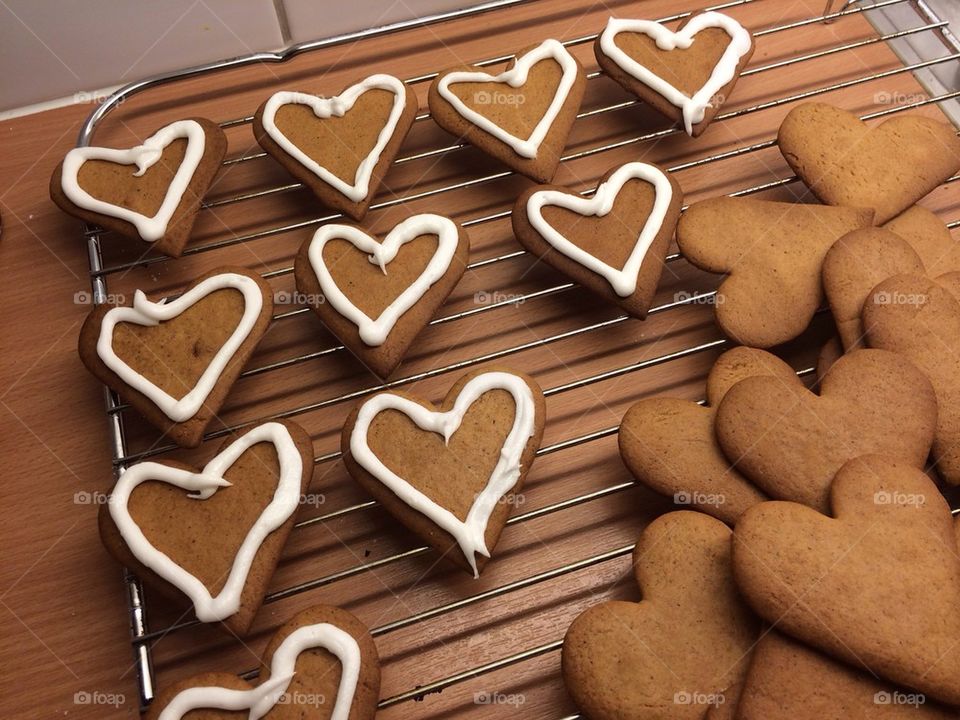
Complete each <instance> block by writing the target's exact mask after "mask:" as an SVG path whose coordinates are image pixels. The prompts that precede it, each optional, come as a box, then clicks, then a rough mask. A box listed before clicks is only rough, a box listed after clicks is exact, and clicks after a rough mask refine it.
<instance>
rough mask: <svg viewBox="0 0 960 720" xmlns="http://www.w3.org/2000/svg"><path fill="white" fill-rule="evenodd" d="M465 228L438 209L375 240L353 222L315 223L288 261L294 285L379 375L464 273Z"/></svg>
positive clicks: (392, 364)
mask: <svg viewBox="0 0 960 720" xmlns="http://www.w3.org/2000/svg"><path fill="white" fill-rule="evenodd" d="M469 254H470V241H469V239H468V237H467V233H466V231H465V230H464V229H463V228H462V227H460V226H459V225H457V224H456V223H454V222H453V221H452V220H450V219H449V218H445V217H442V216H440V215H432V214H424V215H414V216H412V217H410V218H407V219H406V220H404V221H403V222H401V223H399V224H398V225H396V226H395V227H394V228H393V229H392V230H391V231H390V232H389V233H388V234H387V235H386V237H384V239H383V240H382V241H377V240H376V239H374V238H372V237H370V236H369V235H368V234H367V233H366V232H364V231H363V230H362V229H361V228H359V227H356V226H354V225H322V226H321V227H320V228H319V229H318V230H317V232H316V233H314V235H313V237H312V238H311V239H310V240H308V241H307V242H306V243H304V245H303V246H302V247H301V248H300V252H299V253H298V254H297V258H296V262H295V263H294V276H295V278H296V283H297V289H298V290H299V291H300V292H301V293H302V294H303V295H304V296H305V300H306V304H307V305H309V306H310V307H311V308H313V310H314V312H316V314H317V315H318V316H319V318H320V319H321V320H322V321H323V323H324V324H325V325H326V326H327V327H328V328H329V329H330V331H331V332H332V333H333V334H334V335H336V336H337V337H339V338H340V340H341V341H342V342H343V344H344V345H346V346H347V347H348V348H349V349H350V351H351V352H352V353H353V354H354V355H356V356H357V357H358V358H359V359H360V360H362V361H363V362H364V364H365V365H367V366H368V367H370V368H371V369H373V371H374V372H376V373H377V374H378V375H379V376H380V377H387V376H388V375H390V373H392V372H393V371H394V369H396V367H397V365H399V364H400V361H401V360H403V356H404V355H405V354H406V352H407V349H408V348H409V347H410V344H411V343H412V342H413V339H414V338H415V337H416V336H417V333H419V332H420V331H421V330H422V329H423V328H424V326H425V325H426V324H427V323H428V322H429V321H430V318H431V317H433V315H434V313H435V312H436V311H437V308H439V307H440V306H441V305H442V304H443V302H444V300H446V299H447V296H448V295H449V294H450V292H451V291H452V290H453V288H454V286H456V284H457V283H458V282H459V280H460V278H461V277H462V276H463V271H464V270H465V269H466V266H467V259H468V256H469Z"/></svg>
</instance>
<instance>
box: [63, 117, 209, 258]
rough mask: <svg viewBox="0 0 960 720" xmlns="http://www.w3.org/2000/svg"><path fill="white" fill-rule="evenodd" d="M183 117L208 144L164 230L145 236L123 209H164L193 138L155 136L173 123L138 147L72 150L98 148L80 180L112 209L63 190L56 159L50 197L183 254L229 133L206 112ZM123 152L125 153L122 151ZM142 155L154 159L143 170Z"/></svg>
mask: <svg viewBox="0 0 960 720" xmlns="http://www.w3.org/2000/svg"><path fill="white" fill-rule="evenodd" d="M180 122H192V123H196V124H197V125H198V126H199V129H200V131H201V133H202V138H203V149H202V152H201V154H200V156H199V160H198V162H197V165H196V168H195V170H194V171H193V173H192V174H190V176H189V181H188V182H187V183H186V186H185V189H184V191H183V194H182V195H181V197H180V200H179V202H177V203H176V204H175V205H172V206H171V208H170V212H169V217H168V218H167V219H166V220H165V222H163V223H162V226H163V231H162V233H161V234H160V235H159V236H157V237H144V236H143V234H142V233H141V231H140V229H139V228H138V227H137V225H136V224H134V223H133V222H131V220H129V219H125V218H124V217H122V213H123V211H132V212H134V213H137V214H139V215H142V216H145V218H153V217H154V216H157V215H158V213H160V212H161V208H162V206H163V205H164V200H165V198H166V196H167V194H168V191H169V190H170V187H171V182H173V181H174V178H175V176H176V175H177V173H178V171H180V169H181V165H182V164H183V161H184V158H185V156H186V155H187V147H188V142H192V141H188V139H187V138H185V137H177V138H176V139H173V140H172V141H170V142H169V143H168V144H166V145H163V144H162V143H161V142H160V141H159V140H155V138H157V136H158V135H161V134H162V133H164V132H165V131H168V128H171V127H172V126H170V125H168V126H164V127H163V128H160V129H159V130H158V131H157V132H156V133H155V134H154V135H153V136H151V137H150V138H147V139H146V140H145V145H142V146H139V147H137V148H131V149H129V150H119V151H118V150H111V149H107V148H85V149H77V150H76V151H73V152H81V153H88V152H91V153H95V154H94V155H93V156H92V157H91V158H90V159H87V160H85V161H84V162H83V163H82V164H81V165H80V166H79V168H78V169H77V171H76V181H77V184H78V185H79V187H80V188H81V189H82V190H83V191H85V192H86V193H87V194H88V195H90V196H91V197H92V198H93V199H95V200H98V201H101V202H105V203H108V204H109V205H111V206H113V209H110V208H102V209H91V208H89V207H84V205H82V204H77V203H76V202H74V200H72V199H71V198H70V197H69V196H68V194H67V192H66V191H65V190H64V179H65V176H64V164H65V163H64V162H61V163H60V164H59V165H57V167H56V169H55V170H54V172H53V175H52V176H51V178H50V198H51V199H52V200H53V201H54V202H55V203H56V204H57V205H58V206H59V207H60V209H61V210H63V211H64V212H66V213H69V214H70V215H73V216H75V217H78V218H80V219H81V220H84V221H86V222H88V223H92V224H94V225H100V226H101V227H104V228H107V229H108V230H113V231H114V232H117V233H119V234H121V235H123V236H125V237H129V238H133V239H135V240H147V241H148V242H151V243H152V246H153V247H154V248H155V249H156V250H157V251H158V252H161V253H163V254H164V255H169V256H170V257H179V256H180V254H181V253H182V252H183V249H184V246H186V244H187V241H188V240H189V239H190V231H191V230H192V229H193V223H194V220H195V219H196V216H197V212H198V211H199V210H200V204H201V202H202V201H203V197H204V195H206V193H207V190H208V189H209V188H210V185H211V183H212V182H213V179H214V177H215V176H216V174H217V172H218V171H219V169H220V164H221V162H223V157H224V155H226V152H227V137H226V135H224V133H223V130H221V129H220V126H219V125H217V124H216V123H215V122H212V121H210V120H207V119H205V118H188V119H187V120H186V121H180ZM173 125H176V123H174V124H173ZM148 146H149V147H148ZM124 154H126V157H123V155H124ZM100 155H108V156H110V157H112V158H113V159H102V158H101V157H100ZM138 158H139V159H140V161H141V162H145V163H150V164H149V166H144V168H143V172H142V173H141V172H140V170H139V169H138V165H137V164H136V163H137V159H138ZM164 212H166V211H165V210H164ZM118 213H119V214H118ZM156 219H157V220H160V219H161V218H156Z"/></svg>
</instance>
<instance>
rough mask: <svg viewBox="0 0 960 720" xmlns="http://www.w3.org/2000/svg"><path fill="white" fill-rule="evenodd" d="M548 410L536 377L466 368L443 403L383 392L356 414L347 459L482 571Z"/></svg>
mask: <svg viewBox="0 0 960 720" xmlns="http://www.w3.org/2000/svg"><path fill="white" fill-rule="evenodd" d="M545 411H546V410H545V402H544V399H543V393H542V392H541V390H540V388H539V386H538V385H537V384H536V382H534V381H533V379H532V378H529V377H527V376H526V375H522V374H519V373H514V372H511V371H508V370H477V371H475V372H472V373H469V374H467V375H465V376H464V377H462V378H461V379H460V380H459V381H458V382H457V384H456V385H454V386H453V387H452V388H451V389H450V392H449V393H448V394H447V397H446V399H445V400H444V401H443V404H442V405H441V406H440V409H439V410H435V409H434V407H433V406H432V405H431V404H429V403H427V402H424V401H423V400H420V399H418V398H415V397H413V396H411V395H408V394H406V393H399V392H383V393H379V394H377V395H374V396H373V397H371V398H370V399H368V400H366V401H365V402H363V403H362V404H361V405H360V406H359V407H357V408H355V409H354V410H353V412H352V413H350V417H349V418H348V419H347V422H346V425H345V426H344V428H343V435H342V440H341V445H342V448H343V453H344V462H345V464H346V466H347V470H348V471H349V472H350V474H351V475H352V476H353V477H354V478H355V479H356V480H357V482H359V483H360V484H361V485H362V486H363V487H364V488H365V489H366V490H367V491H368V492H369V493H370V494H371V495H373V496H374V498H376V499H377V500H378V501H380V503H381V504H382V505H383V507H384V508H385V509H386V510H387V511H388V512H390V513H391V514H392V515H393V516H394V517H396V518H397V519H398V520H399V521H400V522H402V523H403V524H404V525H406V526H407V527H408V528H409V529H410V530H411V531H413V532H414V533H415V534H417V535H418V536H420V537H421V538H423V540H424V541H425V542H427V543H429V544H430V545H432V546H433V547H434V548H436V549H437V551H438V552H439V553H440V554H441V555H442V556H443V557H444V558H446V559H448V560H450V561H452V562H454V563H456V564H457V565H459V566H461V567H463V568H465V569H467V570H469V571H470V572H471V573H473V575H474V577H477V576H478V575H479V572H480V570H481V569H482V568H483V566H484V564H485V563H486V561H487V559H488V558H489V557H490V555H491V553H492V552H493V548H494V546H495V545H496V544H497V540H498V538H499V537H500V531H501V530H503V526H504V523H506V521H507V517H508V516H509V514H510V510H511V506H512V504H513V499H514V498H515V497H516V496H517V493H519V491H520V488H521V487H522V486H523V481H524V478H525V477H526V474H527V472H528V471H529V470H530V466H531V464H532V463H533V460H534V457H535V456H536V451H537V448H538V447H539V445H540V438H541V436H542V434H543V423H544V415H545Z"/></svg>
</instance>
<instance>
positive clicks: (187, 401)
mask: <svg viewBox="0 0 960 720" xmlns="http://www.w3.org/2000/svg"><path fill="white" fill-rule="evenodd" d="M272 315H273V298H272V296H271V293H270V286H269V285H267V284H266V283H265V282H264V281H263V280H262V279H261V278H260V277H259V276H258V275H256V274H255V273H252V272H250V271H249V270H245V269H242V268H219V269H217V270H212V271H211V272H209V273H207V274H206V275H203V276H201V277H200V278H199V279H197V280H196V281H194V282H193V283H192V284H191V285H190V286H189V287H188V288H187V289H186V291H185V292H184V293H183V294H182V295H180V296H179V297H177V298H176V299H175V300H170V301H169V302H168V301H167V299H166V298H164V299H162V300H160V301H159V302H152V301H150V300H148V299H147V296H146V295H145V294H144V293H143V292H142V291H140V290H137V292H136V294H135V295H134V296H133V300H132V302H131V303H130V304H129V305H121V306H119V307H110V306H108V305H99V306H97V307H95V308H94V309H93V310H92V311H91V312H90V314H89V315H88V316H87V319H86V320H85V321H84V323H83V328H82V329H81V330H80V340H79V343H78V345H79V351H80V359H81V360H82V361H83V364H84V365H86V367H87V369H88V370H89V371H90V372H91V373H93V375H95V376H96V377H97V378H99V379H100V380H101V381H102V382H103V383H105V384H106V385H108V386H109V387H111V388H113V389H114V390H116V391H117V392H118V393H120V395H121V396H122V397H123V398H124V400H126V401H127V402H128V403H130V404H131V405H132V406H133V407H134V408H136V410H137V411H138V412H140V414H142V415H143V416H144V417H145V418H146V419H147V420H149V421H150V422H151V423H152V424H153V425H155V426H156V427H158V428H159V429H160V430H162V431H163V432H164V433H166V434H167V435H168V436H169V437H170V439H171V440H173V441H174V442H176V443H177V444H178V445H182V446H184V447H196V446H197V445H199V444H200V441H201V439H202V438H203V431H204V428H205V427H206V426H207V424H208V423H209V422H210V420H211V419H212V418H213V417H214V416H215V415H216V414H217V411H218V410H219V409H220V406H221V405H222V404H223V401H224V399H225V398H226V394H227V392H228V391H229V389H230V386H231V385H233V382H234V381H235V380H236V379H237V376H238V375H239V374H240V371H241V369H242V368H243V364H244V363H245V362H246V361H247V358H249V357H250V355H251V353H253V350H254V348H255V347H256V345H257V343H258V342H259V340H260V338H261V337H262V336H263V334H264V332H266V329H267V326H268V325H269V324H270V319H271V317H272Z"/></svg>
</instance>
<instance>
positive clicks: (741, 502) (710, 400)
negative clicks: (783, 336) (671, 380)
mask: <svg viewBox="0 0 960 720" xmlns="http://www.w3.org/2000/svg"><path fill="white" fill-rule="evenodd" d="M756 375H769V376H772V377H775V378H777V379H778V380H780V381H781V382H783V383H784V384H786V385H790V386H794V385H799V386H800V387H802V383H801V382H800V380H799V379H798V378H797V376H796V374H795V373H794V371H793V368H791V367H790V366H789V365H787V364H786V363H785V362H783V361H782V360H781V359H780V358H778V357H776V356H775V355H771V354H770V353H767V352H764V351H763V350H755V349H753V348H747V347H737V348H733V349H732V350H728V351H727V352H725V353H724V354H723V355H721V356H720V357H719V358H717V361H716V363H715V364H714V366H713V368H712V369H711V370H710V375H709V377H708V378H707V403H706V404H704V405H700V404H699V403H695V402H691V401H690V400H682V399H680V398H668V397H660V398H650V399H644V400H641V401H640V402H638V403H636V404H635V405H633V406H631V408H630V409H629V410H627V413H626V415H624V417H623V422H622V423H621V424H620V433H619V436H618V438H619V444H620V456H621V458H623V462H624V464H625V465H626V466H627V469H628V470H630V472H631V473H632V474H633V476H634V477H635V478H637V480H639V481H640V482H642V483H643V484H644V485H646V486H647V487H649V488H651V489H653V490H655V491H656V492H658V493H660V494H662V495H666V496H667V497H673V498H674V502H676V503H678V504H685V505H690V506H691V507H694V508H696V509H697V510H701V511H703V512H705V513H707V514H709V515H713V516H714V517H716V518H719V519H720V520H723V521H724V522H727V523H730V524H733V523H735V522H736V521H737V518H738V517H740V515H741V514H743V512H744V511H745V510H746V509H747V508H749V507H751V506H753V505H756V504H757V503H759V502H763V501H764V500H766V499H767V496H766V495H765V494H764V493H763V492H761V491H760V490H759V489H758V488H757V487H756V486H755V485H753V483H751V482H750V481H749V480H747V479H746V478H745V477H744V476H743V475H741V474H740V472H738V471H737V469H736V468H735V467H734V466H733V465H732V464H731V463H730V461H729V460H727V457H726V456H725V455H724V454H723V451H722V450H721V449H720V446H719V445H718V444H717V439H716V435H715V434H714V428H713V426H714V417H715V415H716V408H717V405H719V403H720V401H721V400H722V399H723V396H724V395H725V394H726V392H727V390H729V389H730V388H731V387H733V386H734V385H735V384H736V383H737V382H739V381H740V380H742V379H744V378H748V377H753V376H756Z"/></svg>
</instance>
